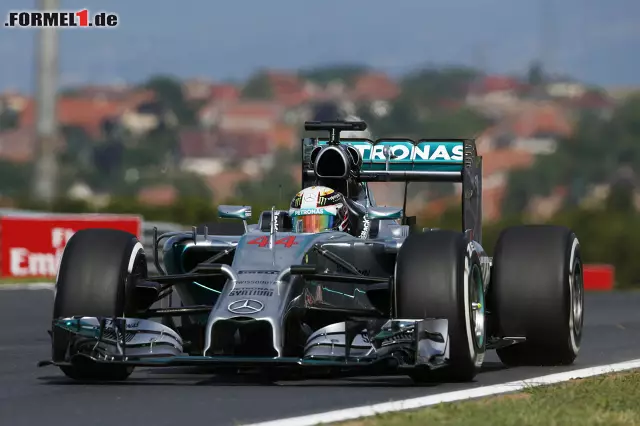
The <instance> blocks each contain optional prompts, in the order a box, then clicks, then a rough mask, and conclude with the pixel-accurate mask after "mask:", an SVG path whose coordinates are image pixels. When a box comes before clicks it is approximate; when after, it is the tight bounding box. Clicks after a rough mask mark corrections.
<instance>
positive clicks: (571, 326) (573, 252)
mask: <svg viewBox="0 0 640 426" xmlns="http://www.w3.org/2000/svg"><path fill="white" fill-rule="evenodd" d="M579 244H580V243H579V242H578V238H577V237H574V238H573V245H572V246H571V256H570V257H569V262H571V263H570V264H569V274H571V275H570V278H569V300H570V302H571V303H570V305H569V341H570V342H571V350H572V351H573V353H574V354H577V353H578V351H579V350H580V348H579V347H578V343H577V342H576V334H575V329H574V318H573V312H574V311H573V303H574V300H573V284H574V280H575V277H574V276H573V273H574V270H573V268H574V260H575V257H576V249H577V247H578V245H579Z"/></svg>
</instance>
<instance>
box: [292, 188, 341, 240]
mask: <svg viewBox="0 0 640 426" xmlns="http://www.w3.org/2000/svg"><path fill="white" fill-rule="evenodd" d="M289 216H291V220H292V223H293V231H294V232H301V233H316V232H324V231H346V230H347V228H348V226H349V211H348V209H347V205H346V202H345V198H344V196H343V195H342V194H341V193H339V192H336V191H334V190H333V189H331V188H328V187H326V186H311V187H308V188H305V189H303V190H302V191H300V192H298V193H297V194H296V196H295V197H294V199H293V201H291V206H290V209H289Z"/></svg>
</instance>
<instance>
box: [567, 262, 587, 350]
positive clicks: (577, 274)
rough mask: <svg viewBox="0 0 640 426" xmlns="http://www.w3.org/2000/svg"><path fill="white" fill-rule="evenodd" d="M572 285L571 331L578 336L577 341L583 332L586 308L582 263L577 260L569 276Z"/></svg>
mask: <svg viewBox="0 0 640 426" xmlns="http://www.w3.org/2000/svg"><path fill="white" fill-rule="evenodd" d="M569 280H570V285H571V296H572V297H571V301H570V303H571V306H570V312H571V318H570V326H571V331H572V332H573V334H574V336H575V337H576V343H578V342H579V340H578V339H579V337H580V335H581V334H582V323H583V318H584V315H583V309H584V291H583V277H582V265H581V264H580V262H576V263H575V265H574V267H573V273H572V274H571V275H570V277H569Z"/></svg>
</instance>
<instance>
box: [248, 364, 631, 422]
mask: <svg viewBox="0 0 640 426" xmlns="http://www.w3.org/2000/svg"><path fill="white" fill-rule="evenodd" d="M635 368H640V359H635V360H631V361H626V362H621V363H617V364H608V365H600V366H596V367H589V368H583V369H580V370H573V371H566V372H563V373H557V374H550V375H548V376H541V377H534V378H531V379H526V380H518V381H514V382H508V383H503V384H499V385H491V386H482V387H477V388H471V389H464V390H460V391H456V392H447V393H441V394H437V395H428V396H424V397H419V398H412V399H405V400H401V401H394V402H384V403H380V404H374V405H365V406H361V407H354V408H347V409H344V410H336V411H328V412H324V413H318V414H311V415H307V416H300V417H291V418H287V419H280V420H274V421H268V422H263V423H252V424H247V425H245V426H312V425H317V424H328V423H332V422H342V421H345V420H354V419H358V418H361V417H369V416H375V415H377V414H382V413H389V412H393V411H403V410H411V409H416V408H421V407H427V406H430V405H435V404H440V403H443V402H453V401H460V400H465V399H470V398H480V397H484V396H490V395H498V394H503V393H509V392H515V391H519V390H522V389H524V388H530V387H536V386H544V385H550V384H554V383H560V382H566V381H569V380H571V379H581V378H585V377H592V376H598V375H601V374H607V373H613V372H616V371H624V370H632V369H635Z"/></svg>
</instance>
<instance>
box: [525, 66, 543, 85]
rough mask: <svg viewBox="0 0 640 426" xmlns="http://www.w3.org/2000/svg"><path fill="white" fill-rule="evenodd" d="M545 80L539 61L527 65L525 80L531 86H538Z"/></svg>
mask: <svg viewBox="0 0 640 426" xmlns="http://www.w3.org/2000/svg"><path fill="white" fill-rule="evenodd" d="M545 80H546V77H545V73H544V68H543V66H542V63H541V62H540V61H534V62H532V63H531V65H529V71H528V73H527V81H528V82H529V84H530V85H531V86H540V85H541V84H542V83H544V82H545Z"/></svg>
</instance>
